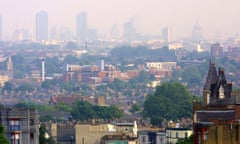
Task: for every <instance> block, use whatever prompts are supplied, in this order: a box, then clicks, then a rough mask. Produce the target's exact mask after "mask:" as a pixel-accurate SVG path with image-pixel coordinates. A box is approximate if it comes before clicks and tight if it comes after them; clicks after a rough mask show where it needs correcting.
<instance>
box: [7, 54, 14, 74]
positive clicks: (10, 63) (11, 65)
mask: <svg viewBox="0 0 240 144" xmlns="http://www.w3.org/2000/svg"><path fill="white" fill-rule="evenodd" d="M7 70H8V71H13V63H12V57H11V56H9V57H8V59H7Z"/></svg>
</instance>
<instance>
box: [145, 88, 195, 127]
mask: <svg viewBox="0 0 240 144" xmlns="http://www.w3.org/2000/svg"><path fill="white" fill-rule="evenodd" d="M193 98H194V96H193V95H191V94H190V92H189V91H188V90H187V88H186V87H185V86H183V85H182V84H180V83H164V84H162V85H161V86H158V87H157V88H156V92H155V93H154V94H153V95H149V96H148V97H147V99H146V101H145V103H144V110H143V115H144V117H149V118H150V120H151V123H152V124H153V125H161V121H162V120H163V119H168V120H170V119H172V120H176V119H180V118H187V117H191V116H192V101H193Z"/></svg>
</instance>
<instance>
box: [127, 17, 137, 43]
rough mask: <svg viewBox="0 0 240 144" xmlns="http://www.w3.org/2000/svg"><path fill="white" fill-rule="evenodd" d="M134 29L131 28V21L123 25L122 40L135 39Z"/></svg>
mask: <svg viewBox="0 0 240 144" xmlns="http://www.w3.org/2000/svg"><path fill="white" fill-rule="evenodd" d="M136 34H137V33H136V29H135V27H134V26H133V23H132V21H129V22H126V23H124V39H125V40H128V41H132V40H135V38H136Z"/></svg>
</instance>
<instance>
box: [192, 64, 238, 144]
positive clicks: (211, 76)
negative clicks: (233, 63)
mask: <svg viewBox="0 0 240 144" xmlns="http://www.w3.org/2000/svg"><path fill="white" fill-rule="evenodd" d="M237 97H238V96H237V94H233V93H232V83H231V82H230V83H229V82H227V80H226V77H225V74H224V69H223V68H219V69H218V71H217V69H216V67H215V65H214V64H213V63H211V62H210V67H209V71H208V75H207V78H206V82H205V85H204V88H203V98H204V105H201V104H200V103H199V102H194V105H193V110H194V111H193V127H194V144H213V143H214V144H225V143H228V144H237V143H240V122H239V121H240V105H239V104H240V103H238V101H237Z"/></svg>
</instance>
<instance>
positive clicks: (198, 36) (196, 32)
mask: <svg viewBox="0 0 240 144" xmlns="http://www.w3.org/2000/svg"><path fill="white" fill-rule="evenodd" d="M192 40H193V41H201V40H203V35H202V27H201V26H200V25H199V23H198V22H197V23H196V24H195V25H194V27H193V31H192Z"/></svg>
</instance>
